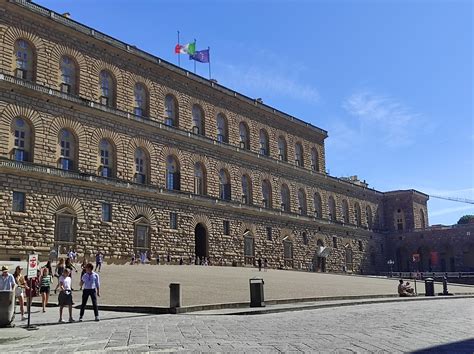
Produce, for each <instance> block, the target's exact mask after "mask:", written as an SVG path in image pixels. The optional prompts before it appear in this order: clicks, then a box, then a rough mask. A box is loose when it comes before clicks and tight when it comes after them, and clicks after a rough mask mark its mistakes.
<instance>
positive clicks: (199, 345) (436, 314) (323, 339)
mask: <svg viewBox="0 0 474 354" xmlns="http://www.w3.org/2000/svg"><path fill="white" fill-rule="evenodd" d="M76 313H77V312H76ZM57 314H58V310H57V309H55V308H52V309H48V310H47V312H46V313H44V314H43V313H34V314H33V317H32V318H43V320H47V319H48V318H50V319H51V320H54V319H57ZM101 317H102V321H101V322H94V321H89V320H92V318H93V316H92V313H91V311H89V312H86V319H87V320H88V321H87V322H83V323H73V324H54V325H43V326H40V327H39V329H38V330H36V331H31V332H27V331H25V330H24V329H22V328H12V329H2V330H0V352H2V353H3V352H8V353H20V352H21V353H24V352H31V353H42V352H45V353H52V352H61V353H63V352H90V351H94V352H111V351H113V352H129V353H135V352H162V351H173V352H178V351H180V352H181V351H182V352H258V353H261V352H266V353H267V352H271V353H273V352H282V351H284V352H338V353H339V352H341V353H346V352H350V353H353V352H358V353H365V352H367V351H370V352H381V353H401V352H411V351H416V350H424V349H427V348H431V349H432V351H433V352H439V348H442V349H443V352H455V353H472V352H473V351H474V300H473V299H471V298H467V299H452V298H449V299H439V300H437V301H405V300H401V301H398V302H396V303H383V304H382V303H373V304H365V305H358V306H348V307H334V308H323V309H315V310H307V311H297V312H285V313H276V314H265V315H261V316H227V315H222V316H197V315H194V314H182V315H143V314H120V313H116V312H101ZM22 336H23V339H18V338H20V337H22Z"/></svg>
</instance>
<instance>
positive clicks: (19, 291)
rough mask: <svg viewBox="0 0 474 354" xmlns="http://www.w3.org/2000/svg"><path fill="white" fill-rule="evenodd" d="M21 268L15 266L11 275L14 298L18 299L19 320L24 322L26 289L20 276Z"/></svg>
mask: <svg viewBox="0 0 474 354" xmlns="http://www.w3.org/2000/svg"><path fill="white" fill-rule="evenodd" d="M22 269H23V268H22V267H20V266H17V267H16V268H15V272H14V273H13V278H14V279H15V284H16V287H15V298H16V299H18V303H19V304H20V313H21V320H22V321H24V320H26V317H25V294H24V289H25V287H26V282H25V277H24V276H23V274H21V271H22Z"/></svg>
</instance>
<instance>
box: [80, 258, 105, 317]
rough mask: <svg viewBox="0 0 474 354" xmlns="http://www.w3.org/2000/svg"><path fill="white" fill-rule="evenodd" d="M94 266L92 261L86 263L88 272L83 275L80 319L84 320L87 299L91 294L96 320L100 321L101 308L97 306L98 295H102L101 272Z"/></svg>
mask: <svg viewBox="0 0 474 354" xmlns="http://www.w3.org/2000/svg"><path fill="white" fill-rule="evenodd" d="M93 270H94V266H93V265H92V263H87V265H86V274H84V275H83V276H82V279H81V283H80V284H81V286H82V287H83V290H82V304H81V312H80V314H79V321H82V317H83V316H84V310H85V309H86V304H87V300H88V299H89V296H90V297H91V300H92V307H93V309H94V316H95V320H96V321H99V308H98V307H97V297H100V281H99V274H97V273H96V272H94V271H93Z"/></svg>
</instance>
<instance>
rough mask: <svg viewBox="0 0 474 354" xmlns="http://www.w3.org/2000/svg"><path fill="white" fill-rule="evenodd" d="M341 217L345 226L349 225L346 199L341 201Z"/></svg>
mask: <svg viewBox="0 0 474 354" xmlns="http://www.w3.org/2000/svg"><path fill="white" fill-rule="evenodd" d="M342 217H343V220H344V222H345V223H346V224H349V204H348V203H347V200H346V199H343V200H342Z"/></svg>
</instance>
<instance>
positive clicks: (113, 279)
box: [0, 263, 474, 307]
mask: <svg viewBox="0 0 474 354" xmlns="http://www.w3.org/2000/svg"><path fill="white" fill-rule="evenodd" d="M0 264H1V263H0ZM12 265H14V264H12ZM25 266H26V264H25ZM76 266H77V268H78V270H79V272H78V273H73V275H72V278H73V288H74V289H76V290H78V289H79V278H80V266H79V265H76ZM100 276H101V297H100V299H99V303H100V304H104V305H125V306H133V305H136V306H160V307H168V306H169V284H170V283H173V282H179V283H181V287H182V294H183V302H182V306H192V305H202V304H217V303H232V302H248V301H249V279H250V278H253V277H261V278H263V279H264V282H265V284H264V287H265V288H264V291H265V299H266V300H269V299H296V298H314V297H334V296H349V295H359V296H365V295H389V294H396V291H397V285H398V279H387V278H380V277H365V276H350V275H338V274H329V273H326V274H323V273H310V272H302V271H301V272H300V271H285V270H275V269H269V270H268V271H267V272H264V271H261V272H259V271H258V269H256V268H243V267H215V266H208V267H206V266H194V265H192V266H191V265H182V266H179V265H159V266H157V265H148V264H146V265H108V264H106V265H104V266H103V268H102V271H101V273H100ZM412 285H413V283H412ZM417 290H418V292H419V293H424V291H425V289H424V285H423V283H422V282H420V281H418V282H417ZM435 291H436V292H441V291H442V286H441V284H436V285H435ZM449 291H450V292H452V293H457V294H459V293H474V286H455V285H450V286H449ZM73 295H74V298H75V300H76V302H79V301H80V300H79V299H80V292H78V291H74V292H73ZM50 302H51V303H52V304H54V303H57V296H56V295H54V294H52V296H51V299H50Z"/></svg>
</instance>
